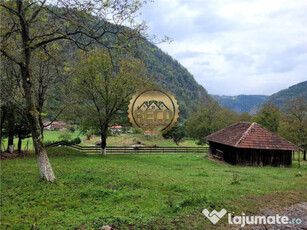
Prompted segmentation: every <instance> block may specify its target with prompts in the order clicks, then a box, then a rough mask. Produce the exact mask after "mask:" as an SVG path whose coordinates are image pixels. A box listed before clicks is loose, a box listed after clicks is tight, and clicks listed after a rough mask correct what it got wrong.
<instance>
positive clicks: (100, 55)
mask: <svg viewBox="0 0 307 230" xmlns="http://www.w3.org/2000/svg"><path fill="white" fill-rule="evenodd" d="M85 55H86V57H85V58H83V57H82V58H81V61H80V62H79V63H77V70H76V77H75V78H74V79H73V89H74V92H75V97H77V98H78V100H79V101H80V104H79V105H78V106H76V111H77V112H76V114H81V115H82V117H81V126H83V127H85V128H86V129H90V128H92V129H94V130H98V133H99V134H100V137H101V154H102V155H106V140H107V131H108V126H109V124H110V123H112V122H114V120H115V119H116V118H117V116H118V115H121V114H122V112H123V111H127V110H128V103H129V97H130V96H131V95H132V94H133V93H134V92H135V91H136V90H137V89H138V88H140V87H143V86H144V84H146V78H147V77H146V71H145V67H144V65H143V64H142V62H141V61H140V60H138V59H133V58H131V57H130V58H129V57H127V56H123V55H119V56H116V57H115V58H114V57H113V58H111V56H110V54H109V53H108V52H105V51H104V50H102V49H95V50H92V51H91V52H89V53H87V54H85Z"/></svg>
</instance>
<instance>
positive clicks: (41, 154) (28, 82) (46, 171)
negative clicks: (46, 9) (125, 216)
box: [16, 1, 56, 182]
mask: <svg viewBox="0 0 307 230" xmlns="http://www.w3.org/2000/svg"><path fill="white" fill-rule="evenodd" d="M16 3H17V9H18V13H19V14H20V17H19V21H20V25H21V37H22V46H23V54H22V55H23V59H24V62H23V63H21V64H20V70H21V76H22V87H23V89H24V92H25V99H26V114H27V117H28V120H29V122H30V127H31V133H32V139H33V144H34V148H35V154H36V158H37V164H38V168H39V171H40V174H41V177H42V178H43V179H45V180H47V181H51V182H53V181H55V180H56V178H55V176H54V173H53V171H52V168H51V165H50V162H49V159H48V156H47V152H46V149H45V145H44V143H43V136H42V131H41V126H40V123H39V113H38V111H37V109H36V106H35V99H34V97H35V93H34V88H33V87H34V86H33V77H32V75H31V71H30V62H31V48H30V47H29V41H30V37H29V24H28V23H27V20H26V17H25V9H24V5H23V3H24V2H23V1H17V2H16Z"/></svg>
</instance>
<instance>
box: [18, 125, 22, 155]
mask: <svg viewBox="0 0 307 230" xmlns="http://www.w3.org/2000/svg"><path fill="white" fill-rule="evenodd" d="M21 144H22V134H21V127H19V130H18V152H19V153H21Z"/></svg>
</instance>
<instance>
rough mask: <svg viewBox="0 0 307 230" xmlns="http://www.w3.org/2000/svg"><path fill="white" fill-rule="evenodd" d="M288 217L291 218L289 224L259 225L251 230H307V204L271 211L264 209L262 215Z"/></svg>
mask: <svg viewBox="0 0 307 230" xmlns="http://www.w3.org/2000/svg"><path fill="white" fill-rule="evenodd" d="M276 214H279V215H280V216H287V217H288V218H289V224H287V225H284V224H275V225H258V226H254V227H252V228H251V229H253V230H265V229H272V230H275V229H276V230H278V229H307V202H302V203H297V204H294V205H291V206H286V207H283V208H277V209H269V208H262V209H261V215H264V216H275V215H276Z"/></svg>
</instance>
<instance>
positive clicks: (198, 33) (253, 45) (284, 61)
mask: <svg viewBox="0 0 307 230" xmlns="http://www.w3.org/2000/svg"><path fill="white" fill-rule="evenodd" d="M306 12H307V1H305V0H295V1H293V0H250V1H245V0H233V1H227V0H225V1H217V0H207V1H201V0H194V1H184V0H171V1H165V0H157V1H156V2H154V3H150V4H148V5H147V6H145V7H144V8H143V18H144V19H145V20H146V21H147V22H148V24H149V27H150V29H149V33H150V34H155V35H158V36H160V37H163V36H164V35H167V36H170V37H172V38H173V39H174V42H172V43H171V44H168V43H162V44H160V45H159V47H160V48H161V49H162V50H164V51H165V52H167V53H168V54H170V55H171V56H173V57H174V58H175V59H177V60H178V61H179V62H180V63H181V64H182V65H183V66H185V67H186V68H187V69H188V70H189V71H190V72H191V73H192V74H193V75H194V77H195V79H196V80H197V81H198V82H199V83H200V84H202V85H203V86H204V87H205V88H206V89H207V90H208V92H209V93H212V94H224V95H235V94H268V95H269V94H272V93H275V92H277V91H279V90H281V89H284V88H287V87H289V86H290V85H293V84H296V83H298V82H301V81H304V80H306V79H307V75H306V73H307V65H306V64H305V63H307V30H306V28H305V27H306V23H307V15H306Z"/></svg>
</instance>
